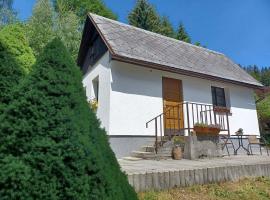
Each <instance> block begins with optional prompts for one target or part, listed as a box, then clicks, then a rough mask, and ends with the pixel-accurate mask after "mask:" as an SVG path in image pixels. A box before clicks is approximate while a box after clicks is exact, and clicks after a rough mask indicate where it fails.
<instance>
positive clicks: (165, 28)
mask: <svg viewBox="0 0 270 200" xmlns="http://www.w3.org/2000/svg"><path fill="white" fill-rule="evenodd" d="M159 33H160V34H162V35H165V36H167V37H171V38H174V37H175V33H174V30H173V26H172V24H171V22H170V20H169V18H168V17H166V16H163V17H162V18H161V22H160V30H159Z"/></svg>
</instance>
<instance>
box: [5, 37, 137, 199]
mask: <svg viewBox="0 0 270 200" xmlns="http://www.w3.org/2000/svg"><path fill="white" fill-rule="evenodd" d="M81 78H82V76H81V72H80V70H79V68H78V67H77V66H76V65H75V63H74V62H73V61H72V59H71V57H70V55H69V54H68V52H67V50H66V49H65V47H64V46H63V44H62V42H61V41H60V40H58V39H55V40H53V41H52V42H51V43H49V44H48V45H47V47H46V48H45V50H44V52H43V53H42V54H41V55H40V56H39V58H38V60H37V63H36V65H35V66H34V70H33V72H31V73H30V75H29V76H28V77H27V78H26V79H25V80H24V81H23V84H22V85H21V86H20V87H19V88H17V90H16V91H15V92H14V93H13V94H12V97H13V99H14V100H13V101H12V103H11V104H10V105H9V106H8V107H7V108H6V109H5V110H4V113H3V115H2V116H1V117H0V121H1V124H0V144H1V146H0V170H1V175H0V197H1V199H3V200H5V199H42V200H47V199H48V200H52V199H80V200H81V199H98V200H101V199H111V200H117V199H123V200H124V199H128V200H133V199H137V196H136V193H135V192H134V190H133V188H132V187H131V186H130V185H129V184H128V181H127V178H126V176H125V175H124V174H123V173H122V172H121V171H120V168H119V165H118V162H117V160H116V158H115V156H114V153H113V152H112V150H111V149H110V147H109V143H108V140H107V136H106V133H105V131H104V130H103V129H101V128H100V123H99V121H98V120H97V118H96V115H95V114H94V112H92V111H91V110H90V108H89V105H88V103H87V101H86V97H85V92H84V89H83V86H82V83H81Z"/></svg>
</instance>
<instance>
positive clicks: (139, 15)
mask: <svg viewBox="0 0 270 200" xmlns="http://www.w3.org/2000/svg"><path fill="white" fill-rule="evenodd" d="M128 21H129V24H130V25H132V26H136V27H138V28H142V29H145V30H148V31H152V32H157V33H159V30H160V18H159V15H158V13H157V12H156V10H155V8H154V7H153V6H152V5H151V4H149V3H148V1H147V0H138V1H137V3H136V5H135V7H134V9H133V10H132V11H131V12H130V13H129V15H128Z"/></svg>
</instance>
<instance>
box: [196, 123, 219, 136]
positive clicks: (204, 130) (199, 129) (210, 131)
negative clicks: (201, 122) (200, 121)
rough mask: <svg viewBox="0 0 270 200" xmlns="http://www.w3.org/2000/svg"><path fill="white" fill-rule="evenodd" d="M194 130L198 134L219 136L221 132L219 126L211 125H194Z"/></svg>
mask: <svg viewBox="0 0 270 200" xmlns="http://www.w3.org/2000/svg"><path fill="white" fill-rule="evenodd" d="M194 131H195V132H196V135H197V136H217V135H218V134H219V132H220V128H218V127H209V126H205V127H203V126H196V125H195V126H194Z"/></svg>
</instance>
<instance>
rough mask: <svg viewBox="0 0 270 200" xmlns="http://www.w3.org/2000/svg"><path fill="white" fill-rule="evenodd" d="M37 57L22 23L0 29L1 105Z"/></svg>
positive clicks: (5, 101) (6, 100) (6, 101)
mask: <svg viewBox="0 0 270 200" xmlns="http://www.w3.org/2000/svg"><path fill="white" fill-rule="evenodd" d="M34 62H35V57H34V55H33V52H32V50H31V48H30V47H29V44H28V42H27V40H26V36H25V31H24V28H23V27H22V25H20V24H11V25H7V26H5V27H4V28H3V29H1V31H0V91H1V92H0V106H1V104H6V103H8V101H9V100H8V99H9V95H10V93H11V91H12V90H13V88H14V87H16V86H17V85H18V84H19V82H20V80H22V79H23V78H24V77H25V75H26V74H28V73H29V71H30V70H31V67H32V65H33V64H34Z"/></svg>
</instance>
